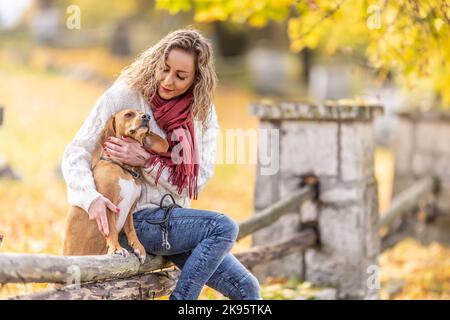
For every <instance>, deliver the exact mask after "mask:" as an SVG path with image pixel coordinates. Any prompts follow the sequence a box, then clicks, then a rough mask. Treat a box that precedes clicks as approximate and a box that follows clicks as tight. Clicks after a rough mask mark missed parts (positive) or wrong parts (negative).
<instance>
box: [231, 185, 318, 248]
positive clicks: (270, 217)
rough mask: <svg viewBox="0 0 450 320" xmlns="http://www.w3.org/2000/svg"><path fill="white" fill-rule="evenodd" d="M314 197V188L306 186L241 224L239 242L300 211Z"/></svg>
mask: <svg viewBox="0 0 450 320" xmlns="http://www.w3.org/2000/svg"><path fill="white" fill-rule="evenodd" d="M313 197H314V190H313V188H312V187H311V186H305V187H302V188H300V189H299V190H297V191H295V192H293V193H292V194H290V195H289V196H287V197H286V198H284V199H282V200H280V201H278V202H276V203H274V204H273V205H271V206H269V207H267V208H266V209H264V210H262V211H260V212H258V213H257V214H254V215H253V216H252V217H251V218H249V219H247V220H245V221H243V222H242V223H240V224H239V235H238V237H237V238H238V240H239V239H242V238H243V237H245V236H248V235H249V234H251V233H253V232H255V231H258V230H260V229H262V228H265V227H267V226H269V225H271V224H272V223H274V222H275V221H277V220H278V219H280V218H281V217H282V216H283V215H285V214H287V213H290V212H292V211H299V210H300V206H301V205H302V204H303V203H304V202H305V201H306V200H310V199H312V198H313Z"/></svg>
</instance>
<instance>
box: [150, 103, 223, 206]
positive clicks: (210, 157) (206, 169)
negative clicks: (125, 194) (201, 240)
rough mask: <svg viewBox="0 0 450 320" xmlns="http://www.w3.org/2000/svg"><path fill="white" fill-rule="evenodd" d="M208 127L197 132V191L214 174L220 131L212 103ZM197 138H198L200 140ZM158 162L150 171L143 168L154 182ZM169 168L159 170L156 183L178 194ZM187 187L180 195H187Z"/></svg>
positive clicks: (203, 186)
mask: <svg viewBox="0 0 450 320" xmlns="http://www.w3.org/2000/svg"><path fill="white" fill-rule="evenodd" d="M207 121H208V127H207V129H206V130H205V132H204V133H200V134H197V137H200V139H201V142H200V143H201V146H199V152H200V153H201V154H200V156H199V157H200V168H199V176H198V179H197V188H198V193H199V194H200V192H201V191H203V189H204V188H205V186H206V183H207V182H208V180H209V179H210V178H211V177H212V176H213V175H214V165H215V162H216V149H217V145H216V142H217V136H218V134H219V132H220V126H219V121H218V118H217V113H216V110H215V106H214V105H213V106H212V108H211V109H210V113H209V115H208V120H207ZM200 139H199V140H200ZM159 166H160V164H159V163H158V164H156V165H155V167H154V169H153V170H152V171H149V168H143V170H142V171H143V173H144V176H145V177H146V178H147V179H150V180H151V181H152V183H153V184H154V181H155V179H156V173H157V172H158V169H159ZM169 175H170V172H169V168H167V167H166V168H164V169H163V170H162V172H161V175H160V177H159V180H158V185H159V184H161V186H163V187H164V189H166V190H167V191H168V192H170V193H173V194H178V192H177V186H175V185H173V184H171V183H170V182H169ZM188 193H189V192H188V188H187V187H186V188H184V189H183V190H182V192H181V196H182V197H188Z"/></svg>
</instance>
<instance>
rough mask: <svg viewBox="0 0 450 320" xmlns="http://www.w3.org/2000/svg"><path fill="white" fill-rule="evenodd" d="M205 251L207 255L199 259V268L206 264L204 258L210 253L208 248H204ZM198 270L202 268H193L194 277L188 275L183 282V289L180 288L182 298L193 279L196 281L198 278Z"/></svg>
mask: <svg viewBox="0 0 450 320" xmlns="http://www.w3.org/2000/svg"><path fill="white" fill-rule="evenodd" d="M205 249H206V250H207V253H206V254H203V255H201V256H200V259H199V261H200V265H201V266H203V265H204V264H205V263H206V262H207V261H206V258H205V256H208V255H209V253H210V252H211V250H210V249H209V246H205ZM188 259H189V258H188ZM200 269H203V268H200V267H198V266H197V268H194V272H193V273H195V275H194V276H193V275H192V274H190V275H189V277H188V279H187V281H186V282H185V286H184V287H183V288H181V291H182V293H183V296H186V292H187V290H188V288H189V287H190V285H191V284H194V283H195V282H194V281H193V279H197V278H198V274H199V273H200ZM195 284H196V283H195Z"/></svg>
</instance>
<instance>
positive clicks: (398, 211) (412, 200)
mask: <svg viewBox="0 0 450 320" xmlns="http://www.w3.org/2000/svg"><path fill="white" fill-rule="evenodd" d="M436 189H437V180H436V179H435V178H433V177H431V176H429V177H424V178H422V179H420V180H418V181H417V182H415V183H414V184H413V185H412V186H411V187H409V188H408V189H406V190H404V191H403V192H401V193H400V194H399V195H398V196H397V197H395V198H394V199H393V200H392V205H391V207H390V208H389V209H388V210H386V211H385V212H384V213H383V214H382V215H381V217H380V222H379V224H378V226H379V228H382V227H385V226H389V225H390V224H391V223H392V222H393V221H394V220H396V219H398V218H400V217H401V216H403V215H404V214H406V213H408V212H410V211H411V210H412V209H414V207H416V206H417V204H418V201H419V200H420V199H422V198H423V197H425V196H427V195H428V194H430V193H434V192H435V191H436Z"/></svg>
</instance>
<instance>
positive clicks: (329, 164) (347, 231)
mask: <svg viewBox="0 0 450 320" xmlns="http://www.w3.org/2000/svg"><path fill="white" fill-rule="evenodd" d="M382 110H383V109H382V108H381V107H379V106H354V105H353V106H351V105H323V106H314V105H308V104H300V103H286V102H283V103H270V104H269V103H256V104H253V105H251V106H250V111H251V113H252V114H253V115H257V116H258V117H259V118H260V120H261V121H260V128H261V129H269V128H270V129H278V130H279V132H280V135H279V136H280V141H279V142H280V146H279V148H280V152H279V158H280V159H279V161H280V166H279V170H278V172H277V173H276V174H273V175H262V174H261V172H260V168H261V165H260V164H259V161H258V167H257V174H256V175H257V178H256V188H255V198H254V199H255V203H254V207H255V212H256V214H257V212H258V211H259V210H261V209H263V208H265V207H267V206H269V205H270V204H272V203H273V202H275V201H277V200H279V199H282V198H284V197H286V196H287V195H288V194H289V193H290V192H292V191H293V190H296V189H298V188H299V183H300V181H301V176H302V175H303V174H307V173H313V174H315V175H316V176H318V178H319V181H320V199H319V201H318V202H317V203H313V202H307V203H305V204H304V205H303V206H302V208H301V210H300V212H292V213H290V214H288V215H286V216H284V217H283V218H281V219H280V220H279V221H278V222H276V223H274V224H273V225H272V226H270V227H268V228H265V229H263V230H260V231H258V232H256V233H255V234H254V236H253V245H255V246H256V245H267V244H269V243H271V242H274V241H279V240H281V239H283V238H287V237H289V236H290V235H292V233H294V232H296V231H298V230H299V229H301V227H302V224H303V223H305V222H308V221H311V220H313V221H318V227H319V233H320V234H319V236H320V238H321V245H320V247H316V248H311V249H307V250H306V251H305V252H299V253H298V254H293V255H290V256H288V257H286V258H284V259H282V260H279V261H274V262H272V263H268V264H265V265H262V266H258V267H257V268H255V269H254V272H255V274H256V276H257V277H258V278H259V279H260V280H261V281H263V280H264V279H265V278H266V277H268V276H274V277H278V276H280V275H284V276H286V277H288V278H289V277H300V278H302V279H304V280H307V281H311V282H313V283H314V284H318V285H331V286H334V287H336V288H337V290H338V297H339V298H343V299H345V298H376V297H377V296H378V290H376V289H369V287H368V286H367V280H368V277H369V276H370V274H369V273H368V271H367V270H368V269H367V268H368V267H369V266H375V267H376V266H378V261H377V257H378V252H379V237H378V228H377V223H378V208H377V188H376V181H375V178H374V150H375V142H374V132H373V126H372V120H373V117H374V115H376V114H377V113H382ZM258 147H261V146H260V145H258Z"/></svg>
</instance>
